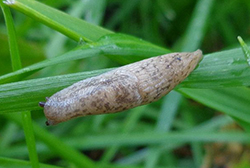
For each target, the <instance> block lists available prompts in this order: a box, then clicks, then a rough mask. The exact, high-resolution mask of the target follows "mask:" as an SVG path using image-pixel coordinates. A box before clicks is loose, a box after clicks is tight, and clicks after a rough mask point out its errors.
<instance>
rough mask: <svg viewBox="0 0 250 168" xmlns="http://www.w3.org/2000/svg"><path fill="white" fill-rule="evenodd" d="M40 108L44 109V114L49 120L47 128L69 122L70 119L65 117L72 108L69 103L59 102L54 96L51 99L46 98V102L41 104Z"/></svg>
mask: <svg viewBox="0 0 250 168" xmlns="http://www.w3.org/2000/svg"><path fill="white" fill-rule="evenodd" d="M39 106H40V107H43V108H44V114H45V116H46V118H47V121H46V125H47V126H50V125H56V124H58V123H60V122H63V121H66V120H68V117H67V116H65V115H66V114H67V111H68V110H69V108H70V107H71V106H70V103H69V102H66V101H59V100H58V99H57V98H55V97H54V96H52V97H50V98H47V97H46V102H39Z"/></svg>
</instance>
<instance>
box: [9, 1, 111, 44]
mask: <svg viewBox="0 0 250 168" xmlns="http://www.w3.org/2000/svg"><path fill="white" fill-rule="evenodd" d="M5 3H6V4H8V5H9V6H10V7H11V8H14V9H16V10H18V11H20V12H22V13H24V14H25V15H27V16H29V17H31V18H33V19H35V20H38V21H40V22H42V23H43V24H45V25H47V26H49V27H51V28H53V29H55V30H57V31H59V32H61V33H62V34H64V35H66V36H68V37H69V38H71V39H73V40H75V41H80V39H81V38H82V39H83V40H84V41H87V42H91V41H96V40H98V39H99V38H100V37H102V36H104V35H107V34H111V33H113V32H112V31H109V30H107V29H104V28H102V27H98V26H96V25H93V24H90V23H88V22H85V21H84V20H81V19H79V18H75V17H72V16H70V15H68V14H66V13H63V12H61V11H59V10H57V9H54V8H51V7H50V6H47V5H45V4H42V3H40V2H38V1H34V0H14V1H11V0H7V1H6V2H5Z"/></svg>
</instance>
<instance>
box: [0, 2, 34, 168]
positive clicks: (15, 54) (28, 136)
mask: <svg viewBox="0 0 250 168" xmlns="http://www.w3.org/2000/svg"><path fill="white" fill-rule="evenodd" d="M0 5H1V8H2V9H3V13H4V18H5V21H6V27H7V32H8V37H9V48H10V56H11V64H12V67H13V71H17V70H19V69H21V68H22V63H21V59H20V55H19V49H18V45H17V38H16V30H15V27H14V23H13V19H12V16H11V13H10V10H9V8H8V7H7V6H6V5H5V4H3V2H2V1H1V2H0ZM22 124H23V130H24V133H25V140H26V144H27V147H28V151H29V159H30V161H31V165H32V167H33V168H39V161H38V156H37V151H36V142H35V136H34V132H33V125H32V119H31V113H30V111H23V112H22Z"/></svg>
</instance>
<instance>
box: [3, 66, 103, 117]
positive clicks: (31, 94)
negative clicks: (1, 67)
mask: <svg viewBox="0 0 250 168" xmlns="http://www.w3.org/2000/svg"><path fill="white" fill-rule="evenodd" d="M107 70H108V69H106V70H98V71H91V72H82V73H76V74H71V75H63V76H57V77H48V78H41V79H33V80H28V81H23V82H15V83H10V84H6V85H1V87H0V101H1V103H0V109H1V110H0V112H1V113H6V112H18V111H25V110H38V109H41V108H39V106H38V102H40V101H45V97H48V96H51V95H52V94H53V93H55V92H57V91H59V90H60V89H62V88H65V87H66V86H69V85H71V84H73V83H74V82H77V81H79V80H82V79H85V78H88V77H91V76H96V75H99V74H101V73H103V72H106V71H107ZM55 81H56V83H57V84H56V83H55ZM8 97H11V98H9V99H8Z"/></svg>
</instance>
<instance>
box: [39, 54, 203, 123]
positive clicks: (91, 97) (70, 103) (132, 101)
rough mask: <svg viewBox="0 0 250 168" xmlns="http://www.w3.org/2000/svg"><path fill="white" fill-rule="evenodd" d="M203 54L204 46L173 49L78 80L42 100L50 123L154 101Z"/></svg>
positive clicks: (167, 90)
mask: <svg viewBox="0 0 250 168" xmlns="http://www.w3.org/2000/svg"><path fill="white" fill-rule="evenodd" d="M201 58H202V52H201V50H197V51H195V52H191V53H171V54H166V55H162V56H158V57H153V58H149V59H145V60H142V61H139V62H136V63H132V64H129V65H126V66H123V67H120V68H117V69H115V70H112V71H109V72H107V73H104V74H101V75H99V76H96V77H92V78H88V79H85V80H82V81H79V82H77V83H75V84H73V85H71V86H69V87H67V88H65V89H63V90H61V91H59V92H57V93H55V94H54V95H52V96H51V97H50V98H47V101H46V102H45V103H42V102H41V103H40V105H41V106H44V113H45V116H46V118H47V119H48V121H47V125H55V124H58V123H60V122H63V121H67V120H70V119H72V118H75V117H79V116H86V115H95V114H106V113H114V112H119V111H123V110H126V109H130V108H133V107H136V106H140V105H144V104H148V103H151V102H154V101H156V100H158V99H160V98H161V97H163V96H164V95H166V94H167V93H168V92H170V91H171V90H172V89H173V88H174V87H175V86H176V85H178V84H179V83H180V82H181V81H183V80H184V79H185V78H186V77H187V76H188V75H189V74H190V73H191V72H192V71H193V70H194V68H195V67H196V66H197V64H198V63H199V61H200V59H201Z"/></svg>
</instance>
